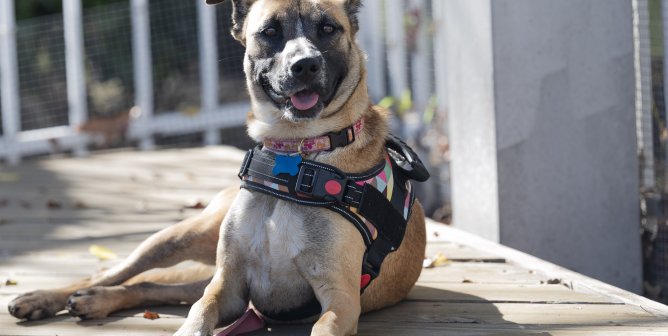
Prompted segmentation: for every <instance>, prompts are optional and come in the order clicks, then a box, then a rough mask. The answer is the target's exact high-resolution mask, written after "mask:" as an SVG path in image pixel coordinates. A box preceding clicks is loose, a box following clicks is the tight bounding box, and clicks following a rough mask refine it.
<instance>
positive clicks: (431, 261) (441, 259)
mask: <svg viewBox="0 0 668 336" xmlns="http://www.w3.org/2000/svg"><path fill="white" fill-rule="evenodd" d="M449 263H450V260H448V258H446V257H445V255H443V253H441V252H438V253H436V255H434V256H433V257H431V258H427V259H425V260H424V261H423V262H422V267H423V268H434V267H439V266H444V265H447V264H449Z"/></svg>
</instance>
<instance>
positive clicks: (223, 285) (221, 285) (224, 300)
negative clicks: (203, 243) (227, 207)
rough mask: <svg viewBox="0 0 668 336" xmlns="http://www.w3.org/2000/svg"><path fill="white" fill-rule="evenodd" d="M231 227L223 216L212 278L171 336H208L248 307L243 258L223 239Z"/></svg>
mask: <svg viewBox="0 0 668 336" xmlns="http://www.w3.org/2000/svg"><path fill="white" fill-rule="evenodd" d="M231 226H232V224H231V221H230V219H229V218H226V220H225V221H224V222H223V225H222V226H221V234H220V240H219V242H218V252H217V260H216V272H215V274H214V276H213V279H211V282H210V283H209V285H208V286H206V289H205V290H204V295H203V296H202V298H201V299H199V300H198V301H197V302H195V304H194V305H193V306H192V308H190V312H189V313H188V318H187V319H186V322H185V323H184V324H183V326H181V328H180V329H179V330H178V331H177V332H176V334H174V335H175V336H208V335H211V334H212V332H213V330H214V329H215V328H216V326H217V325H219V324H222V325H226V324H229V323H232V322H233V321H234V320H236V319H237V318H239V317H240V316H241V315H243V313H244V312H245V311H246V309H247V308H248V303H249V298H248V286H247V285H246V281H245V274H246V269H245V266H244V264H245V258H244V256H243V255H242V254H241V253H240V248H239V246H238V244H237V243H236V242H234V241H232V240H231V239H226V238H225V236H226V234H225V228H230V227H231Z"/></svg>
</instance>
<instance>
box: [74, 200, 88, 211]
mask: <svg viewBox="0 0 668 336" xmlns="http://www.w3.org/2000/svg"><path fill="white" fill-rule="evenodd" d="M74 207H75V208H77V209H88V206H87V205H86V203H84V202H81V201H77V202H76V203H74Z"/></svg>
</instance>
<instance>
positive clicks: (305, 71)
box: [290, 57, 320, 83]
mask: <svg viewBox="0 0 668 336" xmlns="http://www.w3.org/2000/svg"><path fill="white" fill-rule="evenodd" d="M290 71H291V72H292V76H293V77H295V78H296V79H299V80H300V81H302V82H305V83H308V82H310V81H312V80H313V78H315V76H316V75H317V74H318V73H319V72H320V60H319V59H318V58H317V57H305V58H302V59H300V60H298V61H297V62H295V63H294V64H292V66H291V67H290Z"/></svg>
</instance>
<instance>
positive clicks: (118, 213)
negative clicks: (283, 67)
mask: <svg viewBox="0 0 668 336" xmlns="http://www.w3.org/2000/svg"><path fill="white" fill-rule="evenodd" d="M242 158H243V152H241V151H239V150H235V149H231V148H227V147H212V148H201V149H172V150H160V151H155V152H136V151H132V150H122V151H112V152H107V153H97V154H94V155H92V156H90V157H87V158H77V159H74V158H65V157H61V158H51V159H40V160H35V161H32V162H28V163H24V164H23V165H21V166H19V167H12V168H7V167H5V168H0V336H7V335H40V336H42V335H44V336H46V335H61V336H62V335H74V336H76V335H121V334H122V335H171V334H172V333H173V332H174V331H175V330H176V329H177V328H178V327H179V325H180V324H181V323H182V322H183V320H184V316H185V315H186V314H187V312H188V307H186V306H175V307H155V308H152V310H153V311H156V312H158V313H160V315H161V318H160V319H157V320H152V321H151V320H146V319H144V318H143V317H142V313H143V310H142V309H136V310H130V311H124V312H119V313H116V314H114V315H113V316H111V317H109V318H107V319H104V320H99V321H84V322H82V321H78V320H77V319H75V318H73V317H70V316H69V315H67V314H66V312H62V313H61V314H60V315H59V316H57V317H55V318H52V319H49V320H45V321H40V322H20V321H18V320H16V319H14V318H12V317H11V316H9V314H8V313H7V311H6V310H5V309H4V307H5V306H6V304H7V303H8V302H9V301H10V300H11V299H12V298H13V297H15V296H16V295H18V294H19V293H23V292H26V291H30V290H34V289H41V288H53V287H57V286H61V285H65V284H67V283H69V282H71V281H73V280H75V279H77V278H80V277H83V276H87V275H90V274H91V273H93V272H95V271H96V270H99V269H101V268H104V267H109V266H111V265H113V264H114V263H116V262H118V260H109V261H104V262H102V261H99V260H98V259H97V258H96V257H94V256H93V255H91V254H90V253H89V252H88V248H89V246H90V245H93V244H96V245H102V246H105V247H107V248H110V249H111V250H113V251H114V252H116V254H117V255H118V257H119V258H123V257H126V256H127V255H128V254H129V253H130V252H131V251H132V249H133V248H134V247H135V246H136V245H137V244H138V243H139V242H141V241H142V240H143V239H145V238H146V237H148V236H149V235H150V234H152V233H153V232H156V231H158V230H160V229H162V228H164V227H167V226H169V225H170V224H172V223H174V222H176V221H178V220H181V219H183V218H186V217H188V216H190V215H192V214H194V213H197V211H198V210H197V209H188V207H192V206H194V205H197V203H198V202H202V203H206V201H207V200H208V199H210V197H211V196H212V195H213V194H214V193H216V192H217V191H219V190H220V189H222V188H225V187H228V186H233V185H235V184H236V183H238V182H237V178H236V172H237V169H238V167H237V166H238V164H239V162H240V160H241V159H242ZM195 207H197V206H195ZM428 237H429V240H430V242H429V245H428V248H427V251H426V252H425V254H426V256H433V255H435V254H437V253H442V254H443V255H445V256H446V257H447V258H448V259H449V263H447V264H446V265H444V266H440V267H436V268H431V269H424V270H423V273H422V276H421V277H420V281H419V283H418V285H417V286H416V287H415V288H414V290H413V291H412V293H411V294H410V296H409V297H408V299H407V300H406V301H404V302H402V303H401V304H399V305H397V306H395V307H391V308H388V309H385V310H382V311H379V312H374V313H370V314H367V315H364V316H362V318H361V320H360V325H359V333H360V335H460V336H469V335H566V336H576V335H577V336H581V335H582V336H584V335H606V336H608V335H668V317H667V316H668V308H666V307H665V306H662V305H659V304H656V303H652V302H649V301H648V300H646V299H643V298H640V297H637V296H635V295H633V294H631V293H627V292H624V291H621V290H619V289H616V288H613V287H610V286H607V285H605V284H601V283H599V282H597V281H595V280H592V279H589V278H586V277H584V276H581V275H579V274H575V273H572V272H569V271H567V270H563V269H560V268H558V267H556V266H554V265H552V264H549V263H546V262H544V261H541V260H537V259H535V258H532V257H530V256H526V255H523V254H521V253H519V252H516V251H512V250H510V249H507V248H505V247H501V246H498V245H496V244H493V243H490V242H486V241H483V240H481V239H479V238H476V237H472V236H470V235H467V234H465V233H462V232H461V231H458V230H455V229H452V228H449V227H445V226H443V225H440V224H436V223H433V222H430V223H429V225H428ZM4 279H11V280H15V281H16V282H17V284H16V285H12V286H6V285H4ZM268 328H269V329H268V330H264V331H259V332H256V333H253V334H252V335H308V334H309V330H310V325H292V326H269V327H268Z"/></svg>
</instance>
